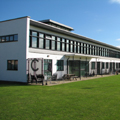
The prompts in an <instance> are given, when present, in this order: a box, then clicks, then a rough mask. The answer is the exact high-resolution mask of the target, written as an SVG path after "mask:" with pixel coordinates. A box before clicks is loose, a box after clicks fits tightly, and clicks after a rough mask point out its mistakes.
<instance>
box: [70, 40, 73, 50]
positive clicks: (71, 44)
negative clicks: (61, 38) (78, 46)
mask: <svg viewBox="0 0 120 120" xmlns="http://www.w3.org/2000/svg"><path fill="white" fill-rule="evenodd" d="M70 52H73V41H70Z"/></svg>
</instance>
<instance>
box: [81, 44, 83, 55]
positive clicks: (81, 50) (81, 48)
mask: <svg viewBox="0 0 120 120" xmlns="http://www.w3.org/2000/svg"><path fill="white" fill-rule="evenodd" d="M81 53H83V43H81Z"/></svg>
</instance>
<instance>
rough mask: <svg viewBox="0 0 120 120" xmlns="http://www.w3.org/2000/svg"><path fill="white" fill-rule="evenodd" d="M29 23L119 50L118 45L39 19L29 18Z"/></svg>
mask: <svg viewBox="0 0 120 120" xmlns="http://www.w3.org/2000/svg"><path fill="white" fill-rule="evenodd" d="M30 24H31V25H33V26H37V27H42V28H44V29H48V30H52V31H54V32H59V33H62V34H65V35H69V36H71V37H75V38H78V39H83V40H85V41H87V42H92V43H96V44H99V45H103V46H106V47H110V48H113V49H116V50H119V51H120V48H118V47H115V46H112V45H109V44H106V43H103V42H100V41H97V40H94V39H91V38H87V37H85V36H81V35H79V34H76V33H72V32H70V31H66V30H64V29H60V28H57V27H54V26H51V25H49V24H44V23H42V22H40V21H35V20H32V19H30Z"/></svg>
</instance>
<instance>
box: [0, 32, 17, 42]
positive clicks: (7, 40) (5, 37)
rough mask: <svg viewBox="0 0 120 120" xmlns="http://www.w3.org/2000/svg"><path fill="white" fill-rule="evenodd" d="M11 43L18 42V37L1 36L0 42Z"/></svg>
mask: <svg viewBox="0 0 120 120" xmlns="http://www.w3.org/2000/svg"><path fill="white" fill-rule="evenodd" d="M11 41H18V35H17V34H15V35H7V36H0V42H11Z"/></svg>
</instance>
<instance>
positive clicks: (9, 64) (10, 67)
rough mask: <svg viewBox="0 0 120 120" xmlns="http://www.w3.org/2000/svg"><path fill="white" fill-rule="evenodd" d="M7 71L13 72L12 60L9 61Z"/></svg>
mask: <svg viewBox="0 0 120 120" xmlns="http://www.w3.org/2000/svg"><path fill="white" fill-rule="evenodd" d="M7 69H8V70H11V69H12V64H11V60H8V64H7Z"/></svg>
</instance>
